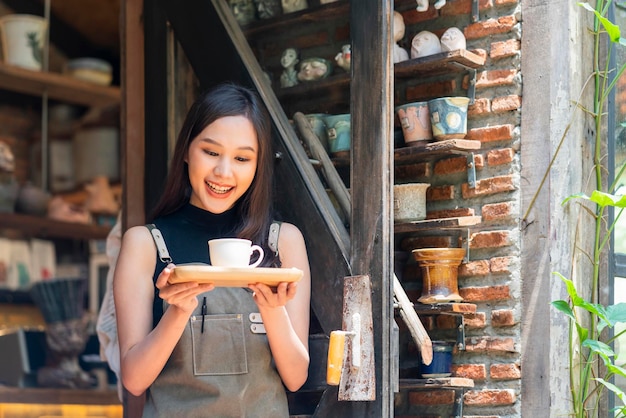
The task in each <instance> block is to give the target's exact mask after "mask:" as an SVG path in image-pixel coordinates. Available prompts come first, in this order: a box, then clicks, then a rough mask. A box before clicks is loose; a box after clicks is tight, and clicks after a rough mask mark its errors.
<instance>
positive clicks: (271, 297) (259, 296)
mask: <svg viewBox="0 0 626 418" xmlns="http://www.w3.org/2000/svg"><path fill="white" fill-rule="evenodd" d="M297 287H298V284H297V283H295V282H293V283H288V282H281V283H279V284H278V286H277V287H276V289H275V291H274V290H272V288H271V287H269V286H268V285H265V284H263V283H255V284H250V285H248V288H250V289H252V291H253V292H254V293H253V294H252V297H253V298H254V301H255V302H256V304H257V306H258V307H259V308H278V307H281V306H285V305H286V304H287V302H288V301H290V300H291V299H293V298H294V297H295V296H296V290H297Z"/></svg>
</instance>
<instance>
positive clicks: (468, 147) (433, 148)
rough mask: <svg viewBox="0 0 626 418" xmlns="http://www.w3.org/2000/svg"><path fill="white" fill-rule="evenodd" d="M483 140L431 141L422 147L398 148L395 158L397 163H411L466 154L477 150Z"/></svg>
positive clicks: (394, 153) (395, 151)
mask: <svg viewBox="0 0 626 418" xmlns="http://www.w3.org/2000/svg"><path fill="white" fill-rule="evenodd" d="M480 147H481V142H480V141H476V140H471V139H446V140H443V141H434V142H429V143H428V144H426V145H424V146H421V147H417V146H416V147H402V148H396V149H395V150H394V152H393V160H394V162H395V163H396V165H402V164H411V163H417V162H423V161H430V160H433V159H436V158H441V157H445V156H446V155H458V154H461V155H466V154H467V153H469V152H473V151H477V150H479V149H480Z"/></svg>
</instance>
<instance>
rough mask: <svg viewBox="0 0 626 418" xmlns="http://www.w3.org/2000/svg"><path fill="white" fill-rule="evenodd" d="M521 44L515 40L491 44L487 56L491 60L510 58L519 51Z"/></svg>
mask: <svg viewBox="0 0 626 418" xmlns="http://www.w3.org/2000/svg"><path fill="white" fill-rule="evenodd" d="M520 48H521V42H520V41H519V40H517V39H509V40H506V41H503V42H494V43H492V44H491V50H490V51H489V56H490V57H491V59H499V58H505V57H510V56H512V55H515V54H517V53H518V52H519V51H520Z"/></svg>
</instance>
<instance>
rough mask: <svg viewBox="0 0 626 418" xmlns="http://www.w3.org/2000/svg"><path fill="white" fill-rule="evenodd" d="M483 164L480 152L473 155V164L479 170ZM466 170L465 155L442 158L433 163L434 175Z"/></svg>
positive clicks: (483, 160)
mask: <svg viewBox="0 0 626 418" xmlns="http://www.w3.org/2000/svg"><path fill="white" fill-rule="evenodd" d="M484 165H485V159H484V157H483V156H482V154H476V155H474V166H475V167H476V169H477V170H480V169H482V168H483V167H484ZM466 171H467V157H453V158H444V159H443V160H439V161H437V162H436V163H435V168H434V170H433V172H434V175H436V176H441V175H446V174H453V173H464V172H466Z"/></svg>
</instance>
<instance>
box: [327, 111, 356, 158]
mask: <svg viewBox="0 0 626 418" xmlns="http://www.w3.org/2000/svg"><path fill="white" fill-rule="evenodd" d="M324 122H325V123H326V133H327V134H328V147H329V149H330V154H331V155H333V156H335V157H346V156H348V157H349V156H350V114H349V113H346V114H342V115H327V116H325V117H324Z"/></svg>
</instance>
